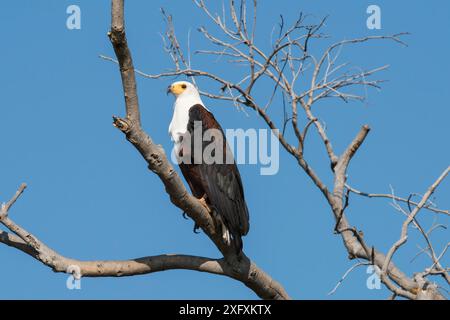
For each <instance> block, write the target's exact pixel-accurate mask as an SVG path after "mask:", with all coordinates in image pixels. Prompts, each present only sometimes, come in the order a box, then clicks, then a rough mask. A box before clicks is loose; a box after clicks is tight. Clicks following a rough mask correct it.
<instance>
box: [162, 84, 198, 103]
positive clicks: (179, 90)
mask: <svg viewBox="0 0 450 320" xmlns="http://www.w3.org/2000/svg"><path fill="white" fill-rule="evenodd" d="M169 93H172V94H173V95H174V96H175V97H176V98H177V99H178V98H182V97H199V98H200V94H199V93H198V90H197V88H196V87H195V86H194V85H193V84H192V83H190V82H187V81H177V82H174V83H172V84H171V85H170V86H169V87H168V88H167V94H169Z"/></svg>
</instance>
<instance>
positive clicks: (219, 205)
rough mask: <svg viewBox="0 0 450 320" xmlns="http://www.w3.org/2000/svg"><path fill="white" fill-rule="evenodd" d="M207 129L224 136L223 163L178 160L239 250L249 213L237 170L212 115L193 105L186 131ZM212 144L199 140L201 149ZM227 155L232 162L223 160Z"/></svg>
mask: <svg viewBox="0 0 450 320" xmlns="http://www.w3.org/2000/svg"><path fill="white" fill-rule="evenodd" d="M196 126H197V129H200V126H201V129H202V132H203V133H204V132H205V131H206V130H208V129H211V128H214V129H217V130H218V131H219V132H220V133H221V138H222V139H223V159H222V160H223V163H212V164H207V163H204V162H203V161H202V162H201V163H197V164H195V163H194V157H191V160H192V164H181V165H180V167H181V170H182V173H183V175H184V176H185V178H186V180H187V181H188V183H189V186H190V188H191V190H192V192H193V194H194V195H195V196H196V197H198V198H200V197H201V196H203V194H206V196H207V200H208V203H209V205H210V206H211V207H212V208H213V209H214V210H215V212H216V213H217V214H219V215H220V216H221V218H222V220H223V222H224V224H225V226H226V227H227V229H228V231H229V232H230V234H231V236H232V238H233V241H234V243H235V245H236V248H237V249H238V250H241V249H242V240H241V236H244V235H246V234H247V233H248V230H249V213H248V209H247V204H246V203H245V198H244V189H243V187H242V181H241V176H240V174H239V170H238V168H237V166H236V163H235V162H234V159H233V158H232V153H231V150H230V148H229V147H228V144H227V143H226V139H225V135H224V134H223V130H222V128H221V127H220V125H219V123H218V122H217V121H216V119H215V118H214V116H213V115H212V114H211V113H210V112H209V111H208V110H206V109H205V108H204V107H203V106H202V105H195V106H193V107H191V109H190V110H189V122H188V128H187V129H188V131H189V132H190V134H191V137H194V128H195V127H196ZM209 144H211V142H210V141H202V143H201V146H202V152H203V150H205V148H206V147H207V146H208V145H209ZM191 150H194V139H193V138H192V139H191ZM227 157H230V159H232V161H231V163H225V160H226V159H227Z"/></svg>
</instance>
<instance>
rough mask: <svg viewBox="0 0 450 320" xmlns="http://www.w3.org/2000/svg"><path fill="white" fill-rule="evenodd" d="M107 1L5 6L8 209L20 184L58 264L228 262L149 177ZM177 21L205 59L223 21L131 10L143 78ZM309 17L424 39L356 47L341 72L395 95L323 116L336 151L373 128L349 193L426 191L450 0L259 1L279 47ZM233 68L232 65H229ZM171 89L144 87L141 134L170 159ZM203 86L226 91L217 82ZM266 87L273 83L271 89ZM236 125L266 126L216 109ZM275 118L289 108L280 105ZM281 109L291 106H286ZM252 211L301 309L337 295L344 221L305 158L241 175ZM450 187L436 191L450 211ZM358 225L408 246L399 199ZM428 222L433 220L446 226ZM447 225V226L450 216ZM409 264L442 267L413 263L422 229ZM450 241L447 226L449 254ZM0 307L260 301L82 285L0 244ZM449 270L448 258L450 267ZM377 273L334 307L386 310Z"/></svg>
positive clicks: (366, 204)
mask: <svg viewBox="0 0 450 320" xmlns="http://www.w3.org/2000/svg"><path fill="white" fill-rule="evenodd" d="M374 3H375V4H378V5H379V6H380V7H381V9H382V30H380V31H378V30H377V31H373V30H368V29H367V28H366V24H365V21H366V18H367V14H366V8H367V6H368V5H369V4H374ZM70 4H77V5H79V6H80V7H81V11H82V29H81V30H73V31H70V30H68V29H67V28H66V24H65V23H66V18H67V15H66V8H67V6H68V5H70ZM109 6H110V4H109V1H106V0H97V1H88V0H83V1H81V0H78V1H76V0H72V1H65V0H64V1H62V0H58V1H55V0H53V1H31V0H28V1H25V0H16V1H2V2H1V4H0V30H2V43H3V45H2V48H1V50H0V58H1V61H2V72H1V73H0V84H1V92H2V95H1V96H2V99H1V106H0V119H1V123H2V125H1V126H0V144H1V151H0V152H1V156H0V200H3V201H5V200H7V199H9V197H10V196H11V195H12V194H13V193H14V191H15V190H16V188H17V187H18V185H19V184H20V183H21V182H26V183H28V185H29V188H28V189H27V191H26V193H25V195H24V196H23V198H21V199H20V201H19V202H18V203H17V204H16V206H15V207H14V210H13V211H12V212H11V214H12V218H13V219H14V220H15V221H16V222H17V223H19V224H21V225H22V226H23V227H25V228H27V229H28V230H29V231H31V232H32V233H34V234H35V235H36V236H38V237H39V238H40V239H41V240H43V241H44V242H45V243H47V244H48V245H49V246H50V247H52V248H54V249H55V250H57V251H58V252H59V253H61V254H63V255H66V256H69V257H73V258H77V259H86V260H88V259H127V258H134V257H139V256H147V255H157V254H161V253H186V254H195V255H201V256H210V257H219V254H218V252H217V250H216V248H215V247H214V246H213V245H212V244H211V243H210V241H208V240H207V238H206V237H205V236H204V235H203V234H200V235H196V234H194V233H193V232H192V227H193V225H192V221H187V220H184V219H183V218H182V217H181V213H180V210H179V209H178V208H176V207H174V206H173V205H172V204H171V203H170V202H169V201H168V196H167V195H166V193H165V192H164V188H163V186H162V185H161V183H160V181H159V179H158V178H157V177H156V176H155V175H153V174H152V173H150V172H149V171H148V170H147V169H146V165H145V163H144V161H143V160H142V159H141V157H140V156H139V155H138V153H137V152H136V151H135V150H134V149H133V148H132V147H131V146H130V145H129V144H128V143H127V142H126V141H125V140H124V138H123V136H122V134H121V133H120V132H118V130H116V129H115V128H113V127H112V125H111V115H113V114H117V115H122V114H123V109H124V107H123V96H122V88H121V85H120V76H119V73H118V69H117V66H116V65H114V64H112V63H110V62H106V61H103V60H101V59H99V58H98V55H99V54H105V55H111V56H112V55H113V51H112V49H111V46H110V43H109V40H108V38H107V37H106V33H107V31H108V28H109V23H110V12H109ZM160 7H164V8H165V9H166V10H167V11H168V12H170V13H172V14H173V15H174V18H175V21H176V27H177V30H178V33H179V36H180V40H182V41H183V42H184V44H185V43H186V42H185V40H186V38H187V33H188V31H189V30H192V36H191V47H192V50H195V49H200V48H203V47H201V45H202V44H203V42H202V41H201V40H200V36H199V35H198V33H197V32H196V28H197V27H198V26H201V25H206V26H210V25H209V22H208V21H207V19H206V18H205V16H203V15H202V14H201V13H200V12H199V11H198V10H197V9H196V8H195V7H194V5H193V4H192V3H190V1H128V3H127V6H126V21H127V28H128V29H127V30H128V38H129V45H130V47H131V49H132V52H133V56H134V61H135V65H136V67H138V68H139V69H142V70H144V71H147V72H161V71H164V70H165V69H166V68H168V67H170V60H169V59H168V57H167V56H166V54H165V52H164V51H163V50H162V43H161V38H160V36H159V33H160V32H163V31H164V28H165V25H164V23H163V20H162V17H161V15H160V12H159V8H160ZM301 10H303V11H304V12H305V13H309V14H312V15H313V16H314V17H317V18H320V17H322V16H324V15H330V18H329V20H328V22H327V26H326V31H327V33H329V34H331V35H332V36H333V39H334V40H337V39H344V38H350V37H355V36H363V35H377V34H391V33H396V32H401V31H408V32H411V35H410V36H408V37H407V38H405V40H406V41H407V42H408V44H409V47H406V48H405V47H401V46H399V45H396V44H393V43H391V42H376V43H372V44H369V45H366V46H360V47H353V48H349V49H345V50H344V51H343V52H342V54H341V59H342V61H351V62H352V63H353V65H355V66H360V67H376V66H380V65H384V64H390V65H391V67H390V69H389V70H388V71H386V72H384V73H383V74H382V75H380V77H382V78H384V79H388V80H389V82H387V83H385V84H384V85H383V89H382V91H381V92H376V91H370V92H369V100H368V102H367V103H366V104H357V103H351V104H347V105H346V104H343V103H342V102H340V101H337V100H336V101H333V102H328V103H326V104H323V105H320V106H318V108H317V110H318V112H319V114H320V116H321V117H323V119H324V120H325V121H326V123H327V127H328V132H329V134H330V136H331V138H332V140H333V142H334V146H335V148H336V149H337V151H338V152H341V151H342V150H343V148H344V147H345V146H346V144H347V143H348V142H349V141H350V140H351V139H352V138H353V136H354V134H355V133H356V132H357V130H358V129H359V127H360V125H362V124H364V123H369V124H370V125H371V127H372V128H373V130H372V132H371V133H370V136H369V138H368V139H367V140H366V143H365V144H364V146H363V148H362V149H361V150H360V152H359V153H358V155H357V157H356V158H355V159H354V161H353V163H352V165H351V168H350V172H349V182H350V183H351V184H353V185H354V186H355V187H358V188H361V189H363V190H365V191H369V192H389V191H390V189H389V185H390V184H391V185H392V186H393V187H394V188H395V191H396V193H397V194H398V195H406V196H407V195H408V194H409V192H423V191H424V190H425V189H426V188H427V187H428V186H429V185H430V184H431V183H432V182H433V181H434V179H435V178H436V177H437V176H438V175H439V174H440V172H441V171H442V170H443V169H444V168H445V167H446V166H447V165H448V162H449V156H450V151H449V147H448V138H449V129H448V120H449V117H450V111H449V110H450V109H449V105H448V101H450V90H448V88H447V87H448V74H449V71H450V68H449V62H448V57H449V56H450V44H449V41H448V39H450V4H449V2H448V1H426V2H424V1H418V2H414V4H413V3H412V2H411V1H381V0H378V1H375V2H372V1H370V2H369V1H352V2H350V1H346V2H345V5H344V4H342V3H340V2H337V1H287V0H284V1H261V5H260V21H261V22H260V24H259V26H258V27H259V29H258V32H260V33H259V39H262V40H261V41H264V40H265V41H268V40H267V38H265V36H266V35H270V31H271V29H272V26H273V25H274V24H275V23H277V22H278V17H279V14H284V15H285V16H286V20H290V21H292V19H293V18H294V17H295V16H296V14H297V13H298V12H299V11H301ZM201 59H202V58H201V57H194V58H193V62H194V66H198V67H203V68H208V67H209V66H211V68H215V70H218V71H219V72H221V73H222V74H223V75H224V76H232V74H233V72H234V71H233V70H232V69H231V68H227V70H224V69H223V67H222V68H221V67H220V66H216V65H213V64H212V63H209V64H207V63H205V62H204V61H202V60H201ZM222 66H223V65H222ZM170 82H171V79H162V80H147V79H143V78H139V79H138V90H139V97H140V103H141V109H142V121H143V126H144V127H145V129H146V130H147V131H148V133H149V134H150V135H151V136H152V137H153V138H154V140H155V141H156V142H157V143H161V144H162V145H163V146H164V148H165V149H166V150H169V149H170V147H171V142H170V139H169V136H168V134H167V127H168V124H169V122H170V118H171V113H172V109H171V105H172V98H171V97H167V96H166V95H165V88H166V87H167V85H168V84H169V83H170ZM199 84H200V86H202V88H205V89H212V87H209V86H210V85H209V84H208V83H207V82H204V81H200V82H199ZM258 90H260V91H259V92H263V91H264V90H267V88H264V87H261V88H258ZM206 103H207V104H208V106H210V109H211V110H212V112H214V113H215V114H216V116H217V118H218V119H219V121H220V122H221V123H222V125H223V127H224V128H240V127H241V128H264V127H265V126H264V124H263V123H262V121H261V120H259V119H258V118H257V117H256V116H255V115H254V114H250V116H246V115H245V114H244V113H242V112H237V111H236V110H235V109H234V108H230V107H228V108H227V106H226V105H225V104H217V103H216V105H214V102H211V101H207V100H206ZM272 108H274V112H275V110H276V108H277V106H276V105H274V106H273V107H272ZM278 108H279V106H278ZM307 156H308V157H309V159H310V161H311V164H312V165H313V166H314V167H316V168H317V171H318V172H319V173H320V174H321V175H322V176H324V180H325V181H326V182H327V183H330V182H331V181H330V174H329V169H328V163H327V162H325V161H323V160H322V159H323V158H324V156H325V154H324V152H323V147H322V145H321V144H320V143H319V141H318V140H317V139H315V138H313V139H311V141H310V143H309V145H308V151H307ZM240 170H241V174H242V176H243V181H244V185H245V190H246V196H247V202H248V206H249V209H250V213H251V230H250V233H249V235H248V236H247V237H246V238H245V239H244V242H245V248H246V253H247V254H248V255H249V256H250V257H251V258H252V259H254V261H255V262H256V263H257V264H258V265H259V266H260V267H262V268H263V269H264V270H265V271H267V272H268V273H269V274H271V275H272V276H273V277H274V278H275V279H276V280H278V281H280V282H281V283H282V284H283V285H284V286H285V288H286V290H287V291H288V293H289V294H290V295H291V296H292V297H294V298H298V299H326V298H329V296H327V292H328V291H330V290H331V289H332V288H333V287H334V285H335V284H336V282H337V281H338V280H339V279H340V277H341V276H342V274H343V273H344V272H345V271H346V270H347V269H348V268H349V267H350V266H351V265H352V264H353V263H354V262H352V261H349V260H348V259H347V254H346V251H345V249H344V248H343V246H342V243H341V240H340V238H339V236H336V235H334V234H333V232H332V230H333V227H334V222H333V219H332V215H331V212H330V210H329V208H328V207H327V205H326V203H325V201H324V199H323V198H322V196H321V194H320V193H319V192H318V191H317V190H316V189H315V187H314V186H313V185H312V183H311V182H310V181H309V180H308V178H307V177H306V175H305V174H304V173H303V172H301V171H300V169H299V167H298V166H297V165H296V164H295V161H294V160H293V159H292V158H291V157H290V156H288V155H287V154H286V153H285V152H283V151H281V164H280V171H279V173H278V174H277V175H274V176H261V175H259V167H258V166H256V165H247V166H240ZM449 191H450V183H449V182H446V183H444V184H443V185H442V186H441V188H440V189H439V191H438V192H437V193H436V198H437V200H438V201H437V202H438V204H439V205H440V206H441V207H444V208H449V207H450V200H449ZM348 216H349V219H350V221H351V222H352V223H353V224H355V225H356V226H357V227H358V228H360V229H362V230H364V233H365V235H366V238H367V241H368V242H369V243H371V244H374V245H376V246H377V247H378V248H379V249H380V250H384V251H386V249H387V248H388V247H390V245H391V244H392V243H393V242H394V241H395V240H396V239H397V238H398V236H399V232H400V225H401V223H402V221H403V217H402V216H401V215H400V214H399V213H398V212H396V211H395V210H394V209H393V208H392V207H391V205H390V204H389V202H388V201H387V200H369V199H361V198H356V197H352V199H351V205H350V208H349V210H348ZM435 218H436V219H438V221H440V222H445V220H444V219H443V217H436V216H435V215H433V214H432V213H430V212H426V211H423V212H422V213H421V214H420V219H421V221H422V222H423V223H424V225H425V226H429V225H430V224H431V223H432V222H433V219H435ZM447 222H448V221H447ZM411 235H412V236H411V238H410V239H409V241H410V242H409V244H408V246H406V247H405V248H402V249H401V250H400V251H399V253H398V255H397V256H396V257H395V261H396V262H397V263H398V265H399V266H400V267H401V268H402V269H403V270H405V271H406V272H407V273H409V274H411V273H412V272H414V271H417V270H421V269H422V268H423V267H424V266H425V265H427V264H428V263H429V261H428V260H427V258H426V257H425V256H421V257H420V258H418V259H417V260H416V261H415V262H413V263H410V262H409V261H410V259H411V258H412V257H413V256H414V255H415V253H416V252H417V250H418V249H417V247H416V245H417V244H419V245H421V246H424V245H425V244H424V242H423V241H422V240H419V238H418V237H417V233H416V232H415V231H412V232H411ZM448 237H449V232H448V231H447V230H439V231H437V232H436V233H435V234H434V237H433V239H434V241H435V242H436V243H437V244H439V245H438V246H437V250H439V249H441V248H442V245H443V244H444V243H446V242H447V241H448ZM0 261H1V263H0V287H1V290H0V298H3V299H5V298H44V299H46V298H58V299H59V298H61V299H77V298H82V299H93V298H101V299H108V298H127V299H128V298H137V299H164V298H175V299H181V298H191V299H197V298H199V299H200V298H203V299H216V298H225V299H226V298H237V299H253V298H256V296H255V295H254V294H253V293H252V292H251V291H249V290H248V289H247V288H246V287H245V286H243V285H242V284H241V283H239V282H236V281H234V280H230V279H228V278H225V277H218V276H214V275H209V274H204V273H196V272H192V271H168V272H163V273H157V274H150V275H144V276H137V277H128V278H96V279H92V278H86V279H82V289H81V290H72V291H70V290H68V289H66V286H65V283H66V278H67V275H65V274H55V273H53V272H52V271H51V270H50V269H48V268H47V267H45V266H43V265H41V264H40V263H39V262H37V261H35V260H33V259H32V258H30V257H28V256H27V255H25V254H23V253H21V252H19V251H17V250H14V249H11V248H9V247H6V246H3V245H1V246H0ZM448 262H449V259H446V260H445V261H444V263H446V264H447V265H448ZM366 278H367V275H366V270H365V269H364V268H361V269H358V270H356V271H355V272H353V273H352V274H351V275H350V276H349V278H348V279H347V280H346V282H345V283H344V284H343V285H342V286H341V287H340V288H339V290H338V291H337V293H336V294H335V295H334V296H332V297H331V298H333V299H346V298H357V299H384V298H386V297H387V296H388V295H389V292H387V291H386V290H385V289H381V290H368V289H367V288H366Z"/></svg>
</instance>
